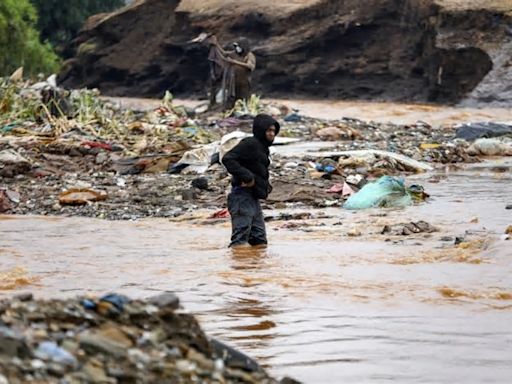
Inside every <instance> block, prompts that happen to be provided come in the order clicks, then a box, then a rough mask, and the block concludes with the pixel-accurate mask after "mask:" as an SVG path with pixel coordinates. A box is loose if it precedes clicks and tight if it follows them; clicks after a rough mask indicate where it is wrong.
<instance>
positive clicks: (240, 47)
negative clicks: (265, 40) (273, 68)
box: [208, 35, 256, 109]
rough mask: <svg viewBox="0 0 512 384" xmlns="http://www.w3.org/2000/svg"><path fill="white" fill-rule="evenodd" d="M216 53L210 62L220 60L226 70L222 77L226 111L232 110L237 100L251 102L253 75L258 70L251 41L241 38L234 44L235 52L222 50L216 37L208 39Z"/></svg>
mask: <svg viewBox="0 0 512 384" xmlns="http://www.w3.org/2000/svg"><path fill="white" fill-rule="evenodd" d="M208 42H209V43H211V44H213V45H214V46H215V48H216V52H214V53H213V55H212V53H210V55H209V60H212V58H211V57H213V58H214V60H215V61H216V62H218V60H219V59H221V60H222V61H223V64H221V65H222V66H223V68H224V72H223V76H222V95H223V106H224V109H232V108H233V107H234V106H235V103H236V101H237V100H249V98H250V97H251V73H252V72H253V71H254V69H255V68H256V57H255V56H254V54H253V53H252V52H251V50H250V46H249V41H248V40H247V39H244V38H241V39H239V40H238V41H237V42H235V43H233V48H234V50H233V51H226V50H224V49H222V47H221V46H220V45H219V42H218V41H217V38H216V37H215V35H212V36H210V37H209V38H208Z"/></svg>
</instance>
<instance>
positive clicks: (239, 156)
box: [222, 140, 254, 183]
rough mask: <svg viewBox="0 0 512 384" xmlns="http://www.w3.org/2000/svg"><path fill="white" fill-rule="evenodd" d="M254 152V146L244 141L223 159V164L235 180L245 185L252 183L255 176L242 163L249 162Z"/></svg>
mask: <svg viewBox="0 0 512 384" xmlns="http://www.w3.org/2000/svg"><path fill="white" fill-rule="evenodd" d="M252 151H253V148H252V146H251V145H250V143H249V142H248V141H247V140H242V141H241V142H240V143H238V144H237V145H236V146H235V147H234V148H233V149H232V150H231V151H229V152H228V153H226V154H225V155H224V157H223V158H222V164H224V166H225V167H226V169H227V170H228V172H229V173H230V174H231V175H233V176H234V178H235V179H236V180H238V181H240V182H243V183H250V182H251V181H252V180H254V175H253V173H252V172H251V171H249V170H248V169H247V168H246V167H244V166H242V164H241V163H244V162H246V161H249V158H248V157H249V156H250V154H251V152H252Z"/></svg>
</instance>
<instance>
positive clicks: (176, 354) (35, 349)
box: [0, 293, 298, 384]
mask: <svg viewBox="0 0 512 384" xmlns="http://www.w3.org/2000/svg"><path fill="white" fill-rule="evenodd" d="M0 382H1V383H10V384H18V383H64V382H65V383H165V382H173V383H191V382H201V383H260V384H272V383H275V384H277V383H283V384H285V383H288V384H292V383H298V382H296V381H295V380H292V379H289V378H285V379H283V380H281V381H277V380H275V379H273V378H271V377H270V376H269V375H268V374H267V373H266V372H265V370H264V369H262V368H261V367H260V366H259V365H258V364H257V363H256V362H255V361H253V360H252V359H250V358H249V357H247V356H245V355H243V354H241V353H240V352H237V351H236V350H234V349H232V348H230V347H228V346H226V345H224V344H223V343H221V342H219V341H217V340H214V339H210V338H208V337H207V335H206V334H205V333H204V332H203V331H202V329H201V327H200V325H199V324H198V322H197V320H196V319H195V318H194V317H193V316H192V315H190V314H187V313H186V312H184V311H183V310H182V309H180V305H179V299H178V298H177V297H176V296H175V295H174V294H172V293H163V294H160V295H158V296H155V297H152V298H150V299H148V300H147V301H144V300H131V299H129V298H128V297H126V296H122V295H116V294H109V295H105V296H103V297H101V298H91V297H81V298H76V299H68V300H45V301H43V300H35V299H34V298H33V296H32V295H31V294H21V295H17V296H16V297H14V298H13V299H12V300H3V301H1V302H0Z"/></svg>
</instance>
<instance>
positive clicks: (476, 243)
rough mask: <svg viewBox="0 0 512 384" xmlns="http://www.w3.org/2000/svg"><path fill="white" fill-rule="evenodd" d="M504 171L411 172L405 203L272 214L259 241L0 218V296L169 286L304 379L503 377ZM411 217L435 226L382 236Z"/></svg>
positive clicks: (239, 340) (194, 227)
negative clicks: (279, 217)
mask: <svg viewBox="0 0 512 384" xmlns="http://www.w3.org/2000/svg"><path fill="white" fill-rule="evenodd" d="M510 166H511V164H510V162H504V161H500V160H498V161H495V162H494V163H492V164H478V165H474V166H472V167H470V168H467V169H465V170H458V171H454V172H449V173H445V172H437V174H436V175H437V176H434V177H432V175H423V176H418V177H417V179H418V180H417V181H418V182H420V183H422V184H423V185H424V186H425V188H426V190H427V191H428V192H429V193H430V194H431V195H432V199H431V201H430V202H429V203H427V204H424V205H421V206H417V207H411V208H407V209H404V210H370V211H364V212H348V211H345V210H342V209H339V208H336V209H327V210H324V212H325V213H326V214H327V216H330V215H332V217H331V218H328V219H317V220H310V221H308V226H307V227H304V228H303V229H300V227H299V229H289V228H288V229H287V228H283V227H284V225H283V224H284V223H283V222H279V221H275V222H271V223H270V224H269V237H270V241H271V245H270V246H269V248H268V249H267V250H254V251H240V252H233V251H230V250H228V249H226V242H227V240H228V236H229V224H228V223H227V222H223V223H222V222H221V223H218V222H217V223H215V224H211V225H206V224H203V221H200V220H199V221H187V222H171V221H169V220H162V219H154V220H151V219H150V220H141V221H138V222H112V221H102V220H94V219H84V218H64V217H35V216H32V217H31V216H23V217H22V216H17V217H16V216H0V239H1V240H0V255H1V258H2V265H1V270H0V288H1V289H2V290H1V291H0V293H1V295H2V296H9V295H12V294H14V293H17V292H20V291H25V290H32V291H34V292H36V293H37V295H38V296H39V297H50V296H51V297H54V296H68V295H76V294H83V293H90V294H100V293H104V292H108V291H116V292H122V293H125V294H129V295H131V296H134V297H145V296H150V295H153V294H154V293H155V291H163V290H173V291H176V292H178V294H179V295H180V297H181V298H182V302H183V305H184V306H185V308H186V309H187V310H189V311H191V312H193V313H195V314H197V315H198V317H199V319H200V320H201V322H202V324H203V326H204V328H205V329H206V331H208V332H209V333H210V334H211V335H213V336H215V337H218V338H219V339H221V340H224V341H226V342H228V343H231V344H232V345H234V346H236V347H238V348H240V349H241V350H243V351H245V352H247V353H248V354H250V355H251V356H254V357H255V358H257V359H258V360H259V361H260V362H262V363H263V364H264V365H265V366H267V367H268V368H269V369H270V371H271V372H272V373H274V374H277V375H279V374H284V373H286V374H289V375H292V376H294V377H296V378H298V379H300V380H303V381H304V382H306V383H366V382H369V383H382V382H385V381H393V382H395V383H413V382H421V383H465V384H466V383H483V382H487V383H491V382H492V383H508V382H510V377H511V375H512V334H511V332H510V329H511V328H510V324H511V323H512V277H511V276H512V263H511V259H512V247H511V246H510V244H512V243H511V242H510V241H506V240H504V239H503V236H502V234H503V233H504V230H505V228H506V227H507V226H508V225H510V224H512V217H511V216H512V215H511V213H510V212H511V211H510V210H505V206H506V204H507V203H510V202H511V201H510V199H511V196H512V183H511V173H510ZM438 180H439V181H438ZM296 210H301V209H300V208H296ZM302 210H304V209H302ZM411 220H414V221H417V220H425V221H427V222H429V223H431V224H432V225H434V226H436V227H437V228H438V229H439V231H438V232H434V233H432V234H426V235H422V234H418V235H414V236H412V237H410V236H409V237H405V236H397V235H381V234H380V229H381V228H382V227H383V226H384V225H386V224H389V225H393V224H396V223H401V222H408V221H411ZM299 224H300V222H299ZM335 224H336V225H335ZM354 228H356V229H358V230H359V231H361V236H359V237H349V236H347V233H348V232H349V231H350V230H352V229H354ZM456 236H465V239H464V240H465V241H464V242H463V246H459V247H455V246H454V244H453V239H454V238H455V237H456ZM386 240H387V241H386Z"/></svg>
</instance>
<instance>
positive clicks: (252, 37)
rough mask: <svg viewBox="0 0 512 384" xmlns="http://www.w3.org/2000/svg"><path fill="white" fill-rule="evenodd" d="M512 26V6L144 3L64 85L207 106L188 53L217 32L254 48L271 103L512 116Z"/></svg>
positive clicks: (82, 55)
mask: <svg viewBox="0 0 512 384" xmlns="http://www.w3.org/2000/svg"><path fill="white" fill-rule="evenodd" d="M468 3H471V4H469V5H468ZM511 22H512V4H511V3H510V1H508V0H502V1H500V0H493V1H479V0H477V1H472V2H467V1H460V0H367V1H360V0H345V1H339V0H302V1H299V0H283V1H280V2H277V1H269V0H246V1H238V0H183V1H182V2H181V3H180V2H179V0H138V1H134V2H133V3H132V4H130V5H128V6H126V7H125V8H123V9H121V10H119V11H117V12H115V13H113V14H109V15H96V16H94V17H92V18H91V19H89V20H88V21H87V23H86V24H85V25H84V28H83V29H82V31H81V33H80V35H79V36H78V38H77V39H76V41H75V48H76V56H75V57H74V58H73V59H71V60H70V61H68V62H67V63H66V65H65V67H64V70H63V72H62V73H61V76H60V78H61V80H62V81H63V83H64V85H65V86H67V87H82V86H87V87H99V88H100V89H101V90H102V91H103V92H104V93H106V94H110V95H117V96H149V97H160V96H162V94H163V93H164V92H165V90H170V91H171V92H173V93H174V94H175V95H178V96H182V97H183V96H197V95H201V94H203V95H204V94H205V92H206V79H207V76H208V63H207V61H206V48H204V47H202V46H200V45H198V44H191V43H189V41H190V40H191V39H193V38H194V37H195V36H197V35H198V34H199V33H200V32H203V31H211V32H214V33H216V34H217V36H218V38H219V40H220V41H221V42H231V41H234V40H235V39H237V38H238V37H241V36H243V37H246V38H248V39H249V41H250V42H251V44H252V46H253V47H254V52H255V53H256V56H257V69H256V71H255V73H254V76H253V87H254V90H255V91H256V92H258V93H260V94H263V95H264V96H290V95H293V96H313V97H332V98H352V99H354V98H355V99H376V100H394V101H443V102H459V101H462V100H465V99H466V98H468V100H470V101H467V102H468V103H482V102H496V101H498V102H500V103H505V104H507V103H511V104H512V94H511V93H510V91H509V90H507V89H506V84H505V83H503V84H502V83H500V79H506V78H509V77H511V76H512V74H511V73H510V72H511V71H512V69H511V68H512V66H511V65H509V64H508V63H509V59H508V58H509V57H510V55H509V54H507V52H509V51H510V49H511V47H510V36H509V35H510V34H511V33H512V30H511V29H510V27H509V26H510V25H511ZM509 53H510V52H509ZM496 84H502V85H500V87H496V86H495V85H496ZM507 92H508V93H507Z"/></svg>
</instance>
